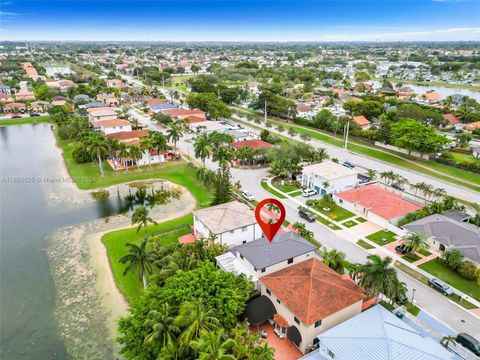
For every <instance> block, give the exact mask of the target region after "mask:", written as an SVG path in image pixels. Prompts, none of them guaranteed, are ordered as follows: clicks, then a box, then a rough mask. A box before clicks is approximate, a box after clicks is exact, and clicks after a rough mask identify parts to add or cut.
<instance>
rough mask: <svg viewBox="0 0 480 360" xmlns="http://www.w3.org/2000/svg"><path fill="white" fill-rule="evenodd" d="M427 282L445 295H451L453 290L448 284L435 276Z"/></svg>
mask: <svg viewBox="0 0 480 360" xmlns="http://www.w3.org/2000/svg"><path fill="white" fill-rule="evenodd" d="M428 283H429V284H430V286H431V287H432V288H434V289H437V290H439V291H441V292H442V293H443V294H444V295H445V296H452V295H453V290H452V288H451V287H450V286H448V285H447V284H446V283H444V282H443V281H442V280H438V279H436V278H431V279H430V280H429V281H428Z"/></svg>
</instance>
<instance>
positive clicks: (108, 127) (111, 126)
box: [92, 119, 132, 135]
mask: <svg viewBox="0 0 480 360" xmlns="http://www.w3.org/2000/svg"><path fill="white" fill-rule="evenodd" d="M92 125H93V128H94V129H95V130H99V131H101V132H102V133H104V134H105V135H109V134H115V133H117V132H121V131H132V125H131V124H130V123H129V122H128V121H126V120H120V119H115V120H101V121H95V122H94V123H93V124H92Z"/></svg>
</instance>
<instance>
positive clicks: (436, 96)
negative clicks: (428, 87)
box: [424, 91, 440, 101]
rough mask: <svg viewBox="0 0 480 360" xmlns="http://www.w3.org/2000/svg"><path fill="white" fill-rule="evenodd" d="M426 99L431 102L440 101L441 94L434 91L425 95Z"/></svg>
mask: <svg viewBox="0 0 480 360" xmlns="http://www.w3.org/2000/svg"><path fill="white" fill-rule="evenodd" d="M424 95H425V97H426V98H427V99H428V100H430V101H434V100H435V101H436V100H440V94H439V93H437V92H435V91H432V92H427V93H425V94H424Z"/></svg>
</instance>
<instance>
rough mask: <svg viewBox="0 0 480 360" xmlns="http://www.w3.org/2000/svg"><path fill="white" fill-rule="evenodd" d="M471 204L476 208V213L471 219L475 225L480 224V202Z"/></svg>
mask: <svg viewBox="0 0 480 360" xmlns="http://www.w3.org/2000/svg"><path fill="white" fill-rule="evenodd" d="M470 206H471V207H472V208H473V210H475V215H474V216H473V217H472V218H471V221H472V222H473V224H474V225H475V226H480V204H477V203H472V204H470Z"/></svg>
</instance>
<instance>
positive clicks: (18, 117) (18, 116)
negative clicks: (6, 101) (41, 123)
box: [12, 115, 22, 119]
mask: <svg viewBox="0 0 480 360" xmlns="http://www.w3.org/2000/svg"><path fill="white" fill-rule="evenodd" d="M21 118H22V117H21V116H20V115H13V116H12V119H21Z"/></svg>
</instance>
